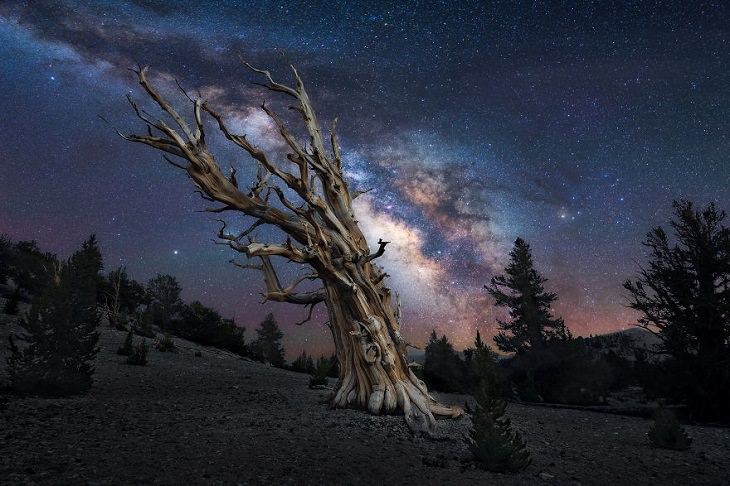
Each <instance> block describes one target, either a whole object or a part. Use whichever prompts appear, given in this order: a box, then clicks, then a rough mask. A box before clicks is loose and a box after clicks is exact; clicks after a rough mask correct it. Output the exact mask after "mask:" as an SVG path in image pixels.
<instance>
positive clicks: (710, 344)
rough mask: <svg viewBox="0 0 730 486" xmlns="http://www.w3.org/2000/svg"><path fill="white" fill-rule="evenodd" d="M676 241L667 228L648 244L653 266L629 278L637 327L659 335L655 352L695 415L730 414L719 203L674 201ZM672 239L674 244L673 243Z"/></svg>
mask: <svg viewBox="0 0 730 486" xmlns="http://www.w3.org/2000/svg"><path fill="white" fill-rule="evenodd" d="M673 207H674V213H675V218H674V219H673V220H672V221H671V222H670V224H671V226H672V229H673V230H674V237H673V238H671V237H670V236H669V235H668V234H667V232H666V231H665V230H664V229H663V228H662V227H656V228H654V229H652V230H651V231H650V232H649V233H648V234H647V238H646V240H645V241H644V243H643V244H644V246H645V247H647V249H648V250H649V263H648V265H647V266H646V267H645V268H641V271H640V272H639V276H638V278H637V279H636V281H632V280H627V281H626V282H625V283H624V288H625V289H626V290H628V291H629V292H630V294H631V295H630V304H629V305H630V307H631V308H633V309H636V310H638V311H639V312H640V313H641V316H640V317H639V326H640V327H643V328H644V329H647V330H649V331H651V332H653V333H654V334H655V335H656V336H657V337H658V338H659V344H658V346H656V348H657V351H658V352H660V353H662V354H665V355H666V356H667V358H668V359H667V360H666V361H665V366H666V367H667V369H668V370H669V373H668V374H667V375H668V377H669V378H670V380H671V385H672V388H673V393H674V395H675V398H677V399H679V400H681V401H684V402H686V403H687V404H688V405H689V408H690V411H691V412H692V414H693V416H694V417H695V418H702V419H712V420H717V419H720V420H727V419H728V418H729V417H730V228H729V227H727V226H726V225H725V224H724V220H725V218H726V213H725V212H724V211H722V210H720V209H718V208H717V207H716V206H715V204H714V203H712V204H710V205H709V206H708V207H707V208H704V209H698V208H695V206H694V205H693V204H692V203H691V202H690V201H686V200H681V201H675V202H674V203H673ZM672 240H673V241H672Z"/></svg>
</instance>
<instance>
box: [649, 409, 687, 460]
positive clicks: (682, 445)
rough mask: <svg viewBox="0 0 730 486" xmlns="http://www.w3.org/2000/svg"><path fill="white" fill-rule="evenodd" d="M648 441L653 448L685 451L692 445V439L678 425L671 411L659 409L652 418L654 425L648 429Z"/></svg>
mask: <svg viewBox="0 0 730 486" xmlns="http://www.w3.org/2000/svg"><path fill="white" fill-rule="evenodd" d="M647 435H648V436H649V440H650V441H651V443H652V444H653V445H654V446H655V447H659V448H661V449H671V450H675V451H686V450H687V449H689V448H690V446H691V445H692V439H690V437H689V435H687V431H686V430H684V427H682V425H681V424H680V423H679V420H678V419H677V416H676V415H675V414H674V412H672V411H671V410H669V409H667V408H664V407H661V408H659V410H657V413H656V415H655V416H654V424H653V425H652V426H651V428H650V429H649V433H648V434H647Z"/></svg>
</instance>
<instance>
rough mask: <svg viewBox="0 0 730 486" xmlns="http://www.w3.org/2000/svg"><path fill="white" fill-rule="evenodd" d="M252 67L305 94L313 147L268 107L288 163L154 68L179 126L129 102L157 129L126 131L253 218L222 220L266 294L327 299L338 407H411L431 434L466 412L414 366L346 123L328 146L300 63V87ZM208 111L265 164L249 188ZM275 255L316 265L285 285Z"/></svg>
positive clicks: (151, 91) (223, 232) (299, 101)
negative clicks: (182, 98) (358, 183)
mask: <svg viewBox="0 0 730 486" xmlns="http://www.w3.org/2000/svg"><path fill="white" fill-rule="evenodd" d="M246 65H247V66H248V67H249V68H250V69H252V70H253V71H255V72H257V73H259V74H261V75H262V76H264V77H265V78H266V81H267V82H266V84H265V86H266V87H267V88H268V89H269V90H271V91H275V92H280V93H283V94H284V95H286V96H288V97H291V98H293V99H294V100H296V105H295V106H293V107H291V109H292V110H295V111H296V112H298V113H299V114H300V115H301V117H302V119H303V122H304V126H305V128H306V130H307V133H308V136H309V140H308V143H307V144H306V145H305V144H302V143H300V142H299V141H298V140H296V138H295V137H294V136H293V135H292V133H291V132H290V131H289V129H288V128H287V127H286V126H285V124H284V123H283V122H282V120H281V119H280V118H279V117H278V116H277V114H276V113H274V112H273V111H271V110H270V109H269V108H268V107H266V106H265V105H263V106H262V108H263V110H264V111H265V112H266V113H267V114H268V116H269V117H271V119H272V120H273V121H274V122H275V123H276V125H277V126H278V128H279V133H280V135H281V137H282V138H283V140H284V141H285V142H286V144H287V146H288V147H289V149H290V153H289V154H288V155H287V160H288V161H283V163H274V161H272V160H271V159H270V158H269V155H268V154H266V153H264V152H263V151H261V150H259V149H258V148H257V147H255V146H254V145H253V144H251V143H250V142H249V141H248V140H247V139H246V136H245V135H235V134H233V133H232V132H231V131H230V130H229V129H228V126H227V125H226V123H225V121H224V120H223V118H222V116H221V115H220V114H219V113H218V112H216V111H214V110H213V109H212V108H211V107H210V106H208V104H207V103H206V102H205V101H203V100H202V99H199V98H198V99H192V98H189V99H190V101H191V103H192V111H193V117H194V126H192V127H191V126H190V125H188V123H187V122H186V121H185V120H184V118H183V117H181V116H180V115H179V114H178V113H177V111H175V109H174V108H173V107H172V105H170V104H169V103H168V102H167V101H166V100H165V99H164V98H163V96H162V95H161V94H160V93H159V91H157V90H156V89H155V88H154V87H153V86H152V84H151V83H150V82H149V80H148V77H147V69H146V68H144V69H140V70H138V71H135V72H136V73H137V76H138V78H139V82H140V84H141V85H142V87H143V88H144V90H145V91H146V92H147V94H148V95H149V96H150V97H151V98H152V100H154V101H155V102H156V103H157V105H158V106H159V107H160V108H161V109H162V111H163V112H164V113H165V114H166V115H167V116H168V117H169V118H170V119H171V120H172V122H173V123H172V124H169V120H168V122H166V121H164V120H154V119H152V118H151V116H150V115H149V114H148V113H146V112H144V111H142V110H141V109H139V108H138V107H137V105H136V104H135V103H134V102H133V101H132V100H131V98H130V103H131V104H132V106H133V108H134V110H135V112H136V114H137V116H138V117H139V118H140V119H142V120H143V121H144V122H145V123H146V125H147V128H148V133H147V135H123V134H120V135H122V136H123V137H124V138H126V139H127V140H130V141H134V142H140V143H143V144H146V145H149V146H151V147H154V148H156V149H158V150H161V151H163V152H166V153H167V154H171V155H173V156H176V157H178V158H179V159H182V162H179V161H178V160H173V159H171V158H169V157H168V156H165V158H166V160H167V161H168V162H169V163H171V164H173V165H174V166H176V167H178V168H180V169H183V170H185V171H186V172H187V174H188V175H189V176H190V178H191V179H192V180H193V181H194V183H195V184H196V186H197V187H198V188H199V189H200V191H201V193H202V194H203V196H204V198H206V199H208V200H210V201H216V202H219V203H222V205H223V206H221V207H218V208H210V209H208V211H211V212H216V213H222V212H225V211H238V212H241V213H244V214H246V215H249V216H251V217H252V218H253V223H252V225H251V226H250V227H249V228H248V229H247V230H245V231H243V232H241V233H239V234H233V233H231V232H230V231H229V230H228V226H227V225H226V222H225V221H223V220H220V221H221V224H222V227H221V229H220V231H219V233H218V237H219V238H220V239H221V241H222V242H225V243H226V244H228V245H229V246H230V247H231V248H232V249H234V250H236V251H237V252H239V253H241V254H243V255H245V256H246V257H248V258H257V259H258V260H259V263H258V264H242V263H236V264H237V265H239V266H241V267H244V268H255V269H258V270H260V271H262V272H263V274H264V280H265V282H266V287H267V291H266V292H265V293H264V297H265V298H266V299H268V300H275V301H280V302H291V303H295V304H301V305H305V306H310V317H311V308H313V307H314V306H315V305H316V304H318V303H320V302H324V303H326V305H327V308H328V311H329V325H330V328H331V330H332V336H333V339H334V343H335V348H336V351H337V358H338V361H339V365H340V366H339V380H338V382H337V385H336V387H335V392H334V393H333V395H332V397H331V398H330V400H331V403H332V405H333V406H335V407H351V406H355V407H361V408H366V409H367V410H369V411H370V412H371V413H373V414H378V413H397V412H402V413H403V414H404V415H405V419H406V421H407V423H408V425H409V427H410V428H411V430H412V431H414V432H416V433H427V434H428V433H430V432H431V431H432V428H433V425H434V417H435V416H436V417H439V416H441V417H456V416H459V415H461V413H462V410H461V409H459V408H451V407H446V406H442V405H440V404H439V403H437V402H436V400H434V399H433V398H432V397H431V396H429V394H428V391H427V389H426V386H425V385H424V383H423V382H422V381H420V380H419V379H418V378H417V377H416V376H415V375H414V374H413V373H412V372H411V370H410V368H409V367H408V362H407V354H406V346H407V343H406V341H405V340H404V339H403V337H402V336H401V333H400V322H399V319H400V313H399V309H398V307H397V306H394V305H393V302H392V297H391V291H390V289H389V288H388V287H386V286H385V283H384V277H385V276H386V275H385V274H384V273H383V271H382V269H380V268H379V267H378V266H377V265H374V264H373V260H375V259H376V258H378V257H380V256H381V255H382V254H383V253H384V251H385V247H386V245H387V244H388V242H387V241H382V240H381V241H379V242H378V243H379V248H378V250H377V251H376V252H375V253H371V252H370V248H369V247H368V244H367V242H366V241H365V238H364V236H363V234H362V232H361V231H360V228H359V227H358V223H357V220H356V219H355V215H354V213H353V208H352V201H353V199H354V197H357V195H358V194H355V195H354V196H353V195H351V193H350V190H349V187H348V184H347V182H346V181H345V179H344V176H343V173H342V162H341V153H340V147H339V144H338V141H337V136H336V133H335V128H334V127H335V125H336V121H337V120H335V122H334V123H333V128H332V133H331V135H330V137H329V147H328V148H325V146H326V143H325V139H324V137H323V135H322V130H321V129H320V126H319V124H318V122H317V119H316V117H315V114H314V110H313V108H312V105H311V102H310V99H309V96H308V94H307V92H306V91H305V89H304V85H303V83H302V80H301V78H300V77H299V74H298V73H297V71H296V69H294V68H292V70H293V72H294V77H295V80H296V86H295V88H291V87H289V86H285V85H283V84H280V83H277V82H276V81H274V80H273V79H272V77H271V75H270V73H269V72H268V71H262V70H258V69H255V68H253V67H252V66H250V65H248V64H246ZM206 114H207V115H208V116H210V117H211V118H212V120H214V121H215V123H216V124H217V126H218V129H219V130H220V131H221V132H222V134H223V135H224V136H225V137H226V138H227V139H228V140H229V141H231V142H232V143H234V144H235V145H237V146H238V147H240V148H242V149H243V150H244V151H245V152H247V153H248V154H249V155H250V156H251V157H252V158H253V159H254V160H255V161H256V162H257V163H258V176H257V180H256V181H255V183H254V184H253V185H252V186H251V187H250V188H249V189H247V190H244V189H243V188H241V187H239V183H238V181H237V179H236V172H235V170H234V169H231V172H230V174H229V175H224V174H223V172H222V170H221V168H220V166H219V165H218V163H217V162H216V159H215V157H214V156H213V154H212V153H211V152H210V151H209V149H208V146H207V144H206V140H205V131H204V129H203V118H204V116H205V115H206ZM282 184H283V185H282ZM283 188H288V190H287V191H286V192H285V190H284V189H283ZM294 195H296V197H295V196H294ZM271 196H275V199H274V200H275V201H276V203H274V202H273V201H271V200H270V199H271ZM266 224H268V225H274V226H276V227H278V228H280V229H281V230H282V231H283V232H284V233H285V234H286V235H287V238H286V240H285V241H284V242H283V243H259V242H257V241H256V240H255V238H254V236H253V232H254V230H255V229H256V228H257V227H259V226H261V225H266ZM272 256H279V257H283V258H285V259H288V260H290V261H292V262H297V263H301V264H305V265H308V266H309V267H311V269H312V270H313V273H312V274H308V275H305V276H303V277H301V278H299V279H298V280H297V281H295V282H293V283H292V284H291V285H288V286H286V287H284V286H282V285H281V283H280V281H279V278H278V276H277V274H276V271H275V267H274V265H273V264H272V262H271V257H272ZM234 263H235V262H234ZM307 279H318V280H320V281H321V282H322V284H323V287H322V288H321V289H318V290H314V291H308V292H297V290H296V289H297V286H298V285H299V284H300V283H301V282H302V281H304V280H307Z"/></svg>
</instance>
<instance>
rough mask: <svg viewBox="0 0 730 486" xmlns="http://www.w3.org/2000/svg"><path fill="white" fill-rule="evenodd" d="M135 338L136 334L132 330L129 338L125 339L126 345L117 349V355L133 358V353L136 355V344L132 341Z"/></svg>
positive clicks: (128, 335) (128, 334)
mask: <svg viewBox="0 0 730 486" xmlns="http://www.w3.org/2000/svg"><path fill="white" fill-rule="evenodd" d="M133 338H134V333H133V332H132V330H131V329H130V330H129V332H128V333H127V337H126V338H125V339H124V344H122V346H121V347H120V348H118V349H117V354H118V355H121V356H132V353H134V342H133V341H132V340H133Z"/></svg>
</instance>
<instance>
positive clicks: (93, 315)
mask: <svg viewBox="0 0 730 486" xmlns="http://www.w3.org/2000/svg"><path fill="white" fill-rule="evenodd" d="M101 269H102V259H101V253H100V252H99V249H98V247H97V245H96V238H95V236H93V235H92V236H91V237H90V238H89V239H88V240H87V241H85V242H84V244H83V246H82V248H81V250H79V251H77V252H76V253H74V254H73V256H71V258H70V259H69V260H68V261H67V262H65V263H63V264H61V265H60V266H59V267H58V268H57V273H56V275H55V277H54V279H53V281H52V282H50V283H49V284H48V285H47V286H45V290H44V291H43V293H42V294H41V295H40V296H38V297H36V298H35V299H34V300H33V303H32V305H31V308H30V310H29V312H28V314H27V315H26V316H24V317H21V318H20V319H19V321H18V322H19V324H20V326H21V327H22V328H23V329H24V331H25V332H24V333H23V334H22V335H20V336H19V337H18V339H19V340H20V341H21V342H25V343H26V345H25V346H23V347H22V348H21V347H20V346H18V345H17V344H16V343H15V340H13V337H12V336H9V341H10V350H11V355H10V357H8V359H7V362H8V374H9V376H10V383H11V386H12V387H13V388H14V389H16V390H17V391H19V392H22V393H34V394H39V395H52V396H56V395H68V394H73V393H79V392H82V391H85V390H87V389H88V388H90V387H91V385H92V382H93V380H92V375H93V373H94V366H93V364H92V361H93V359H94V357H95V356H96V353H97V352H98V348H97V347H96V344H97V342H98V340H99V332H98V327H99V324H100V322H101V318H100V315H99V313H98V311H97V307H96V295H97V287H98V284H99V282H100V272H101Z"/></svg>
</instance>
